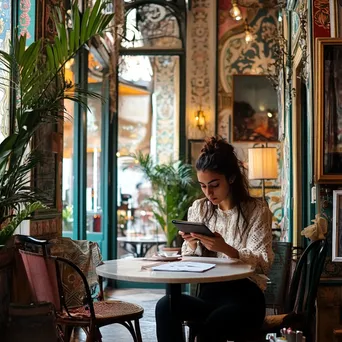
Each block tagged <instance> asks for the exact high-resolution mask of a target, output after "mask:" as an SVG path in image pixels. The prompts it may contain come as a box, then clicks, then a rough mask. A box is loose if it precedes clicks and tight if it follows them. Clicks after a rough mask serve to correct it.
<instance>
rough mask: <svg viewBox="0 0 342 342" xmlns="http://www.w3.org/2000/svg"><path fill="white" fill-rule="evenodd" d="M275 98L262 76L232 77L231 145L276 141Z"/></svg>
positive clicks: (269, 83) (270, 85) (271, 86)
mask: <svg viewBox="0 0 342 342" xmlns="http://www.w3.org/2000/svg"><path fill="white" fill-rule="evenodd" d="M278 139H279V137H278V95H277V92H276V90H275V89H274V87H273V85H272V83H271V82H270V81H269V80H268V79H267V76H266V75H233V142H254V143H261V142H265V143H266V142H277V141H279V140H278Z"/></svg>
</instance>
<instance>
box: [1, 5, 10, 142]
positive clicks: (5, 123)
mask: <svg viewBox="0 0 342 342" xmlns="http://www.w3.org/2000/svg"><path fill="white" fill-rule="evenodd" d="M11 16H12V8H11V1H10V0H5V1H2V2H0V50H3V51H7V52H8V51H9V41H10V39H11V26H12V25H11ZM8 76H9V75H8V74H7V73H6V72H4V70H2V68H1V65H0V78H1V79H2V82H1V84H0V141H1V140H3V139H4V137H6V136H7V134H8V132H9V97H10V88H9V83H8V82H7V81H6V80H4V79H8Z"/></svg>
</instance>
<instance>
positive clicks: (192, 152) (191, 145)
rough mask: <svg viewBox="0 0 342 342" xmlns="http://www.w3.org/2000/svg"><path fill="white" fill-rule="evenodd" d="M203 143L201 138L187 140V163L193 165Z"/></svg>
mask: <svg viewBox="0 0 342 342" xmlns="http://www.w3.org/2000/svg"><path fill="white" fill-rule="evenodd" d="M203 144H204V140H203V139H189V140H188V163H189V164H191V165H192V166H193V167H195V164H196V160H197V158H198V156H199V154H200V152H201V149H202V146H203Z"/></svg>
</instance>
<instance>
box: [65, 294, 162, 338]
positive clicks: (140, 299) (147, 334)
mask: <svg viewBox="0 0 342 342" xmlns="http://www.w3.org/2000/svg"><path fill="white" fill-rule="evenodd" d="M164 294H165V290H156V289H122V290H114V291H109V292H108V295H107V297H106V298H108V299H120V300H124V301H127V302H131V303H136V304H139V305H141V306H142V307H143V308H144V316H143V318H142V319H141V320H140V327H141V334H142V339H143V342H157V338H156V323H155V317H154V310H155V305H156V303H157V301H158V300H159V298H161V297H162V296H163V295H164ZM101 333H102V339H103V342H114V341H118V342H132V341H133V338H132V337H131V335H130V333H129V332H128V330H127V329H126V328H125V327H123V326H121V325H120V324H113V325H109V326H106V327H103V328H101ZM71 341H73V342H85V341H86V335H85V334H84V332H83V331H82V330H78V331H76V333H75V334H74V338H72V339H71Z"/></svg>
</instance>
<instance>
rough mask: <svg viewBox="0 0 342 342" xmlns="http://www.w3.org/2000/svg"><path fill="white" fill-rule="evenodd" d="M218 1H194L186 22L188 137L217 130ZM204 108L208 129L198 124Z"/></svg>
mask: <svg viewBox="0 0 342 342" xmlns="http://www.w3.org/2000/svg"><path fill="white" fill-rule="evenodd" d="M214 51H216V1H212V0H193V1H192V8H191V11H190V12H188V21H187V65H186V70H187V75H186V80H187V81H186V82H187V86H186V89H187V93H186V98H187V106H186V113H187V138H188V139H201V138H203V137H204V136H208V135H212V134H214V131H215V102H216V93H215V90H216V89H215V88H216V79H215V78H216V74H215V68H216V54H215V53H214ZM199 107H202V109H203V111H204V113H205V116H206V130H205V131H200V130H199V129H198V128H197V127H196V122H195V112H196V111H197V110H199Z"/></svg>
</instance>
